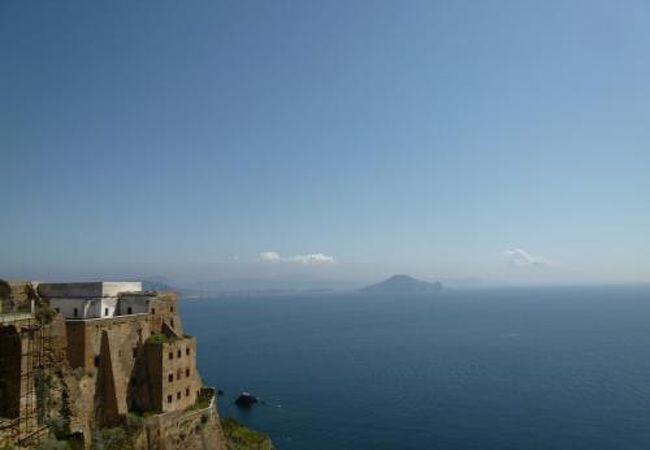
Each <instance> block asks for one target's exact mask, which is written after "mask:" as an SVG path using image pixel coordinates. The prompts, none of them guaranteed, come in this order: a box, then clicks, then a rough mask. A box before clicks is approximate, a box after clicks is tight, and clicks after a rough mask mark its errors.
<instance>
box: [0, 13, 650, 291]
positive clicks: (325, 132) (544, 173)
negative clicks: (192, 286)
mask: <svg viewBox="0 0 650 450" xmlns="http://www.w3.org/2000/svg"><path fill="white" fill-rule="evenodd" d="M624 4H625V6H626V7H621V4H620V3H614V2H605V1H586V0H584V1H572V2H528V1H523V2H520V1H504V2H498V3H497V2H470V1H458V2H429V1H409V2H383V1H370V0H364V1H355V2H319V3H314V2H298V1H280V2H262V1H253V2H213V1H207V0H205V1H203V0H201V1H193V2H190V3H178V2H174V1H168V0H164V1H155V2H154V1H143V2H137V3H134V2H129V1H115V2H110V3H108V4H96V3H89V2H84V1H81V0H76V1H64V2H52V3H50V2H40V3H31V2H20V1H8V2H3V3H2V5H0V53H1V54H2V55H3V57H2V63H1V64H2V71H1V72H0V73H1V74H0V98H2V101H1V102H0V118H1V120H0V151H1V152H2V153H1V156H2V159H1V161H2V164H1V167H0V169H1V171H2V176H1V177H0V191H1V192H2V193H3V194H4V195H3V205H2V215H3V220H2V221H0V236H2V253H1V257H0V278H29V279H50V280H51V279H88V278H136V277H140V278H148V277H153V278H168V279H171V280H182V281H185V282H197V281H210V280H230V279H233V280H236V279H262V280H264V279H266V280H288V281H290V280H321V281H322V280H325V281H327V280H332V281H335V282H337V283H352V284H354V283H367V282H374V281H379V280H381V279H382V278H385V277H387V276H389V275H391V274H394V273H407V274H409V275H412V276H415V277H417V278H422V279H425V280H429V281H434V280H443V281H444V280H446V279H458V280H464V279H470V280H482V282H484V283H488V284H584V283H588V284H591V283H625V282H650V234H649V233H648V230H650V207H649V206H648V205H650V176H649V173H650V151H649V150H648V148H647V147H648V142H650V139H649V138H650V126H648V117H650V83H649V82H648V80H650V59H649V58H648V57H647V55H648V52H649V51H650V28H649V27H648V26H647V24H648V23H650V5H649V4H647V3H645V2H642V1H626V2H624Z"/></svg>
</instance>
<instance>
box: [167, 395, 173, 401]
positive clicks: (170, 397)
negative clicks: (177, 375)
mask: <svg viewBox="0 0 650 450" xmlns="http://www.w3.org/2000/svg"><path fill="white" fill-rule="evenodd" d="M171 402H172V396H171V395H168V396H167V403H171Z"/></svg>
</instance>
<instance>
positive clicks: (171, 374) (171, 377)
mask: <svg viewBox="0 0 650 450" xmlns="http://www.w3.org/2000/svg"><path fill="white" fill-rule="evenodd" d="M167 381H168V382H170V383H171V382H172V381H174V374H173V373H170V374H169V375H167Z"/></svg>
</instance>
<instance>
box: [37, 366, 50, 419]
mask: <svg viewBox="0 0 650 450" xmlns="http://www.w3.org/2000/svg"><path fill="white" fill-rule="evenodd" d="M34 387H35V388H36V405H37V410H38V414H39V416H38V419H39V422H40V423H44V422H45V421H46V420H47V418H48V417H49V415H50V390H51V389H52V376H51V375H50V374H49V373H47V372H45V370H44V369H42V368H37V369H36V370H35V372H34Z"/></svg>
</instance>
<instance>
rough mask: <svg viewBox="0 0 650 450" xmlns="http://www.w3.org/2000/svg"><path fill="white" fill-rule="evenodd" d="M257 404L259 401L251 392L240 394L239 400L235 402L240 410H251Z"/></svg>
mask: <svg viewBox="0 0 650 450" xmlns="http://www.w3.org/2000/svg"><path fill="white" fill-rule="evenodd" d="M257 402H258V399H257V397H255V396H254V395H253V394H251V393H250V392H242V393H240V394H239V397H237V400H235V405H237V406H239V407H240V408H250V407H251V406H253V405H254V404H255V403H257Z"/></svg>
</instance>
